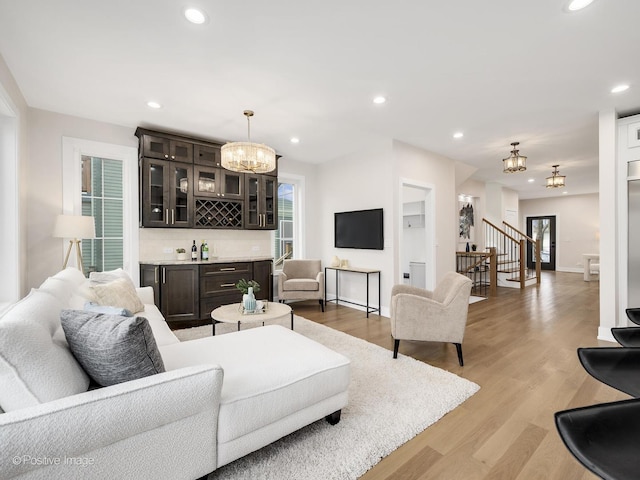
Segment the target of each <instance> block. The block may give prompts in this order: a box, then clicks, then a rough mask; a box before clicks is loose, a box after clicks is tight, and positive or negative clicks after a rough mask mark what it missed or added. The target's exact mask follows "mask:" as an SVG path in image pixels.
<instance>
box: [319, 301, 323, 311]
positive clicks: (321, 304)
mask: <svg viewBox="0 0 640 480" xmlns="http://www.w3.org/2000/svg"><path fill="white" fill-rule="evenodd" d="M318 301H319V302H320V308H321V309H322V311H323V312H324V302H323V301H322V300H318Z"/></svg>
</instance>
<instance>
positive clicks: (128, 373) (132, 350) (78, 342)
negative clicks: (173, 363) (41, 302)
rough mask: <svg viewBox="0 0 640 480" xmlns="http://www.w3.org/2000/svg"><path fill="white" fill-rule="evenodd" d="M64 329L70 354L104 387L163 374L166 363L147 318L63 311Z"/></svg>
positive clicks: (61, 318)
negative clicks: (163, 360)
mask: <svg viewBox="0 0 640 480" xmlns="http://www.w3.org/2000/svg"><path fill="white" fill-rule="evenodd" d="M60 320H61V322H62V329H63V330H64V334H65V336H66V337H67V343H68V344H69V348H70V349H71V352H72V353H73V355H74V356H75V357H76V359H77V360H78V362H79V363H80V365H82V367H83V368H84V370H85V371H86V372H87V374H88V375H89V376H90V377H91V378H92V379H93V380H94V381H95V382H96V383H98V384H99V385H102V386H104V387H106V386H108V385H115V384H117V383H122V382H128V381H129V380H135V379H136V378H142V377H147V376H149V375H153V374H156V373H160V372H164V371H165V369H164V363H163V362H162V357H161V356H160V352H159V351H158V346H157V345H156V340H155V338H153V333H152V331H151V326H149V322H148V321H147V319H146V318H144V317H122V316H120V315H107V314H104V313H95V312H87V311H84V310H63V311H62V312H61V313H60Z"/></svg>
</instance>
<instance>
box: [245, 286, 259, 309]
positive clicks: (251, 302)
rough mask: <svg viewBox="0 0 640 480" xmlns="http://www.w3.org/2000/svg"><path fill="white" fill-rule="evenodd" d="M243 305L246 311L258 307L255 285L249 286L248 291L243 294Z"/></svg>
mask: <svg viewBox="0 0 640 480" xmlns="http://www.w3.org/2000/svg"><path fill="white" fill-rule="evenodd" d="M242 305H243V306H244V310H245V312H254V311H255V309H256V297H255V295H254V294H253V287H249V288H248V290H247V293H245V294H244V295H243V296H242Z"/></svg>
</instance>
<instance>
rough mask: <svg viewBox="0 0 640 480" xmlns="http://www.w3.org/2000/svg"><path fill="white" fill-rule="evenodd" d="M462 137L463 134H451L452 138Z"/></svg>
mask: <svg viewBox="0 0 640 480" xmlns="http://www.w3.org/2000/svg"><path fill="white" fill-rule="evenodd" d="M462 137H464V133H462V132H456V133H454V134H453V138H462Z"/></svg>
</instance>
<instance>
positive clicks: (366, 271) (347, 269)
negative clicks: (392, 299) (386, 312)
mask: <svg viewBox="0 0 640 480" xmlns="http://www.w3.org/2000/svg"><path fill="white" fill-rule="evenodd" d="M327 270H334V271H335V272H336V273H335V275H336V296H335V298H331V299H327ZM340 272H351V273H360V274H363V275H366V277H367V303H366V305H363V304H361V303H356V302H351V301H349V300H344V299H340V285H339V278H340ZM370 275H378V308H373V307H369V276H370ZM324 301H325V303H327V302H336V305H338V302H339V301H342V302H343V303H350V304H352V305H358V306H360V307H365V308H366V312H367V318H369V314H370V313H373V312H378V314H380V270H373V269H370V268H357V267H324Z"/></svg>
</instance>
